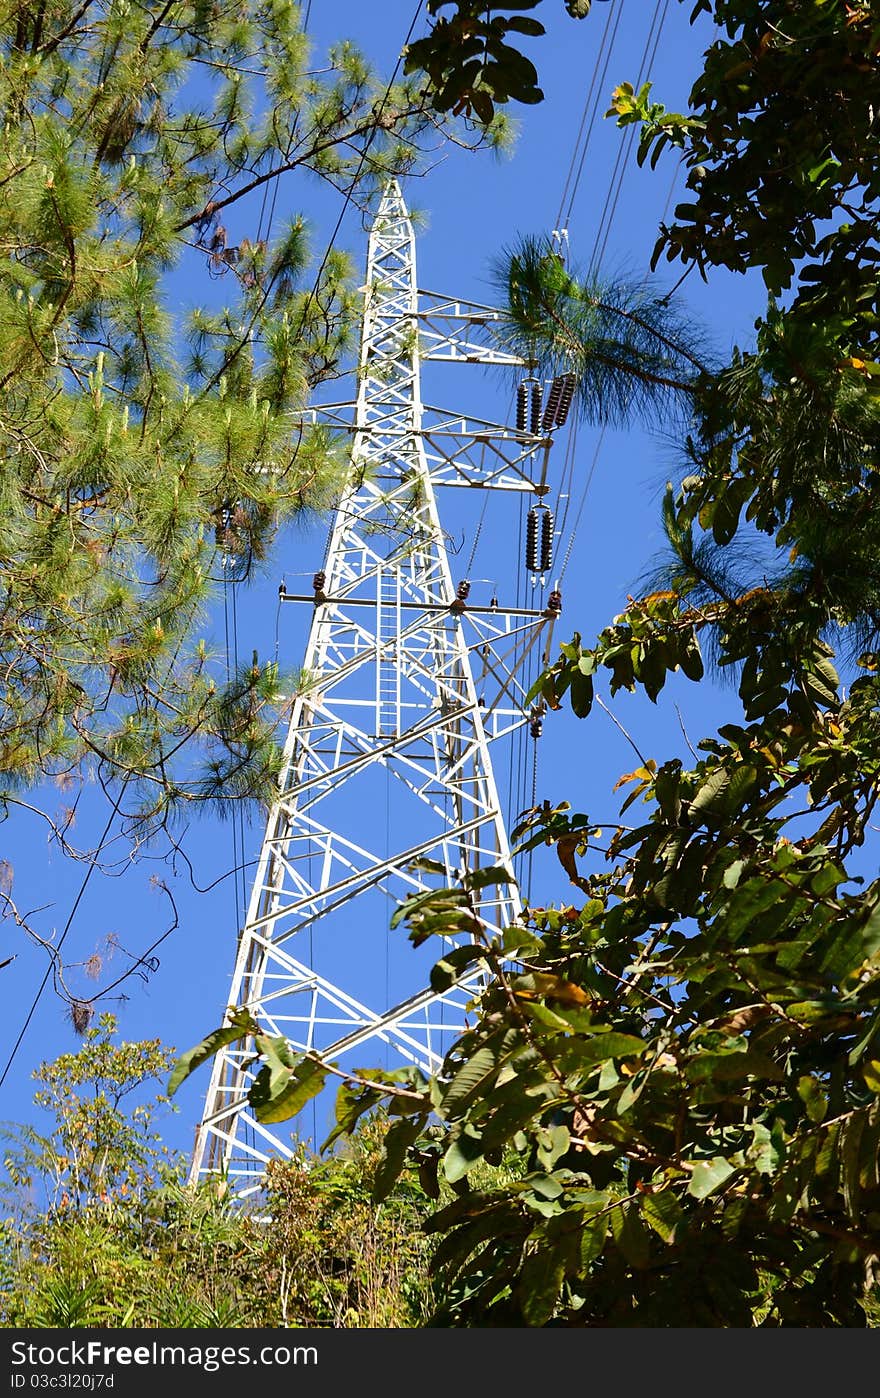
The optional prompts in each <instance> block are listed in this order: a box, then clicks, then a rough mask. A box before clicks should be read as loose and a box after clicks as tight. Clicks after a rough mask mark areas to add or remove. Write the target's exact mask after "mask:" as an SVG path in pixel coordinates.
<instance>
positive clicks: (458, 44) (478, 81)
mask: <svg viewBox="0 0 880 1398" xmlns="http://www.w3.org/2000/svg"><path fill="white" fill-rule="evenodd" d="M542 3H543V0H505V3H504V4H501V5H494V4H491V5H490V4H487V3H486V0H428V13H429V15H432V16H435V17H436V16H439V17H438V18H435V22H434V24H433V25H432V27H431V30H430V32H429V33H428V34H426V35H425V36H424V37H423V38H420V39H417V40H416V41H415V42H414V43H412V44H410V45H409V47H408V49H407V56H406V65H405V71H406V72H408V73H411V72H415V71H419V70H421V71H423V72H424V73H426V74H427V76H428V78H429V79H430V83H431V100H432V104H433V106H434V107H435V108H436V110H437V111H440V112H450V111H451V112H454V113H455V114H456V115H458V114H459V113H464V114H465V115H467V116H470V115H472V114H473V116H475V117H476V118H477V120H478V121H482V122H490V121H491V120H492V119H493V117H494V115H495V108H496V106H498V105H501V106H503V105H504V104H505V103H507V102H511V101H513V102H523V103H525V104H526V105H528V106H532V105H533V104H534V103H535V102H540V101H542V100H543V97H544V94H543V92H542V91H541V89H540V87H539V86H538V71H537V69H536V68H535V65H534V63H533V62H532V61H531V59H530V58H528V57H527V56H526V55H525V54H524V53H521V52H520V50H519V49H518V48H516V47H515V43H513V42H510V40H511V37H512V38H513V39H514V40H516V41H518V40H519V36H520V35H526V36H528V37H529V38H532V39H537V38H541V37H542V35H544V34H545V33H546V30H545V28H544V26H543V24H542V23H541V21H540V20H537V19H535V18H534V16H533V15H525V14H522V13H521V12H522V11H523V10H534V9H536V8H537V7H538V6H539V5H540V4H542ZM557 3H562V4H564V5H565V9H566V10H567V11H568V13H569V14H570V15H571V17H572V19H585V18H586V16H587V15H588V14H589V13H590V9H591V8H592V6H591V0H557ZM452 4H454V5H455V13H454V14H453V15H452V16H451V17H449V16H446V15H440V14H439V12H440V11H441V10H443V9H445V8H446V7H447V5H452ZM509 10H513V11H514V13H513V14H507V13H505V11H509Z"/></svg>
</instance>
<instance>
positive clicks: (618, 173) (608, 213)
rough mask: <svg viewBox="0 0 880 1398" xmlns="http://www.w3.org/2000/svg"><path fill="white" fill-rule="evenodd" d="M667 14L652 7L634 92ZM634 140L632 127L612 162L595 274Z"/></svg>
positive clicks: (663, 7)
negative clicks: (610, 188)
mask: <svg viewBox="0 0 880 1398" xmlns="http://www.w3.org/2000/svg"><path fill="white" fill-rule="evenodd" d="M668 12H669V0H656V3H655V5H654V12H653V15H652V17H651V26H650V29H649V30H648V37H647V39H646V41H645V47H644V50H643V52H642V58H641V62H640V63H639V71H638V77H637V78H636V91H637V92H638V91H639V89H640V88H641V85H642V82H643V80H644V78H645V75H646V73H647V72H649V71H650V69H651V66H652V64H653V62H654V59H655V58H656V56H657V49H658V47H659V44H660V38H661V35H662V33H663V26H664V24H665V23H666V16H667V14H668ZM635 136H636V128H635V127H634V126H631V127H630V128H629V130H628V131H627V133H626V136H625V137H624V139H623V140H622V141H621V143H620V146H619V147H618V151H617V159H616V161H615V164H614V170H613V173H612V176H611V183H612V185H614V184H615V181H616V187H615V189H614V196H613V199H612V200H611V201H610V205H609V202H608V201H607V200H606V204H605V208H604V209H603V212H602V220H601V221H600V223H599V228H598V230H597V233H596V242H595V244H594V247H593V257H592V262H591V266H592V267H593V268H594V269H595V270H598V268H599V267H600V266H601V263H602V259H603V257H604V256H605V249H606V248H607V246H608V238H609V236H610V234H611V227H612V224H613V223H614V218H615V215H616V213H617V205H618V202H619V200H620V192H621V189H622V188H623V180H624V175H625V173H626V163H627V161H628V160H629V156H630V152H631V151H632V148H633V143H634V141H635ZM603 223H604V234H603ZM600 239H601V242H600Z"/></svg>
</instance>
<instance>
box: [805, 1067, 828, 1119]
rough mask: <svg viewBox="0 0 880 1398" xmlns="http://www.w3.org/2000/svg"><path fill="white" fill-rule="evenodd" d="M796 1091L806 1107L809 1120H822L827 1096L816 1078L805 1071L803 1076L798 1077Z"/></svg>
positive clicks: (826, 1107)
mask: <svg viewBox="0 0 880 1398" xmlns="http://www.w3.org/2000/svg"><path fill="white" fill-rule="evenodd" d="M797 1093H798V1097H800V1099H801V1101H802V1102H803V1104H804V1106H805V1107H806V1109H807V1116H808V1117H809V1118H810V1121H816V1122H819V1121H823V1120H824V1118H825V1114H826V1112H827V1111H828V1098H827V1097H826V1096H825V1093H824V1092H823V1091H822V1088H821V1087H820V1086H819V1083H818V1082H817V1080H816V1079H815V1078H814V1077H812V1076H811V1075H810V1074H809V1073H805V1074H804V1076H803V1077H800V1078H798V1085H797Z"/></svg>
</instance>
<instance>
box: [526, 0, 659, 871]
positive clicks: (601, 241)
mask: <svg viewBox="0 0 880 1398" xmlns="http://www.w3.org/2000/svg"><path fill="white" fill-rule="evenodd" d="M623 5H624V0H612V6H611V8H610V9H609V12H608V15H607V17H606V21H605V25H604V28H603V31H602V37H601V40H600V45H599V49H598V52H597V55H596V59H595V62H594V64H593V70H592V74H591V78H590V82H589V86H588V88H587V93H586V97H585V100H584V106H583V111H582V115H581V119H580V124H579V126H578V130H577V133H576V136H575V139H574V142H573V146H572V153H571V157H570V160H569V164H568V169H567V173H566V177H565V182H564V185H563V190H562V195H561V197H560V203H559V212H558V214H557V218H556V228H555V229H554V235H555V236H559V237H560V238H562V237H563V236H564V237H565V239H566V242H567V238H568V223H569V221H570V219H571V215H572V211H573V208H574V203H575V199H576V196H577V193H578V189H579V186H580V182H581V179H582V176H583V173H584V170H585V168H586V159H587V154H588V151H589V146H590V140H591V138H592V134H593V130H594V128H595V123H596V119H597V116H598V111H599V103H600V102H601V100H602V90H603V86H604V83H605V79H606V77H607V73H608V68H609V66H610V61H611V57H612V54H613V51H614V47H615V43H616V40H617V34H618V30H619V27H620V22H621V18H622V15H623ZM668 8H669V0H657V3H656V4H655V7H654V11H653V15H652V18H651V23H650V27H649V31H648V37H647V39H646V42H645V48H644V51H643V54H642V58H641V62H640V65H639V76H638V84H639V85H641V82H642V79H643V74H644V71H645V68H646V67H650V66H651V64H652V63H653V61H654V58H655V57H656V53H657V49H658V46H659V42H660V37H661V34H662V30H663V25H664V22H665V19H666V15H667V11H668ZM633 136H634V132H629V133H627V139H626V140H625V141H624V142H623V143H622V144H621V147H620V148H619V149H618V152H617V158H616V160H615V163H614V167H613V169H612V174H611V178H610V180H609V185H608V190H607V193H606V196H605V200H604V204H603V208H602V214H601V216H600V220H599V224H598V228H597V232H596V237H595V241H594V245H593V251H592V256H591V265H593V266H595V265H597V264H598V263H599V262H601V258H602V257H603V256H604V253H605V249H606V247H607V244H608V239H609V236H610V233H611V228H612V225H613V222H614V219H615V216H616V212H617V207H618V202H619V199H620V193H621V189H622V185H623V180H624V177H625V173H626V161H627V157H628V155H629V152H630V150H631V147H632V141H633ZM676 173H677V172H676ZM674 178H675V177H673V185H674ZM671 194H672V190H671V189H670V193H669V196H668V198H667V206H668V203H669V200H670V199H671ZM597 252H598V257H597ZM605 432H606V429H605V427H604V426H603V427H602V429H601V431H600V433H599V437H598V440H597V442H596V445H595V448H594V451H593V457H592V461H591V463H590V467H589V470H588V472H587V475H586V479H585V481H584V487H583V490H582V492H581V497H580V500H579V503H578V506H577V510H576V513H575V516H574V521H573V524H572V530H571V535H570V537H569V539H568V544H567V547H566V549H565V553H564V555H563V558H562V563H561V565H560V567H559V571H558V574H557V586H561V584H562V581H563V580H564V577H565V573H566V570H567V567H568V563H569V561H570V558H571V554H572V551H573V548H574V543H575V539H576V536H577V531H578V526H579V525H580V521H581V518H582V515H583V512H584V508H585V505H586V500H587V495H588V493H589V489H590V486H591V484H592V480H593V477H594V474H595V471H596V466H597V464H598V460H599V456H600V453H601V450H602V446H603V444H604V439H605ZM577 439H578V422H577V419H573V421H572V424H571V428H570V430H569V434H568V440H567V443H566V452H565V458H564V462H563V470H562V475H561V478H560V485H559V490H558V492H557V497H556V499H557V515H558V517H559V525H558V528H557V530H556V537H557V538H559V539H560V540H561V539H564V538H565V533H566V527H567V523H568V518H569V513H570V510H571V508H572V499H573V493H574V492H573V489H572V487H573V485H574V478H575V462H576V449H577ZM563 500H564V504H563ZM522 513H523V511H522V502H520V534H521V533H522ZM522 582H523V570H522V562H521V560H518V573H517V604H518V605H522V603H521V602H520V593H521V587H522ZM535 660H536V657H532V664H531V665H530V667H529V669H530V671H531V669H533V668H534V664H535ZM531 682H532V680H531V678H530V677H529V676H528V675H527V676H526V677H525V687H526V689H528V688H529V687H530V685H531ZM517 737H518V742H517V743H516V746H515V753H514V745H513V744H512V745H511V764H510V787H509V789H510V790H511V794H512V809H513V810H516V811H517V812H518V811H521V810H523V809H525V804H526V781H527V777H528V774H527V770H526V768H527V764H526V761H525V726H524V725H523V727H521V728H520V730H519V733H518V735H517ZM514 769H515V770H516V781H515V782H514ZM537 780H538V744H537V740H536V741H535V742H534V749H533V754H532V763H531V793H530V804H531V806H532V807H534V805H535V802H536V800H537ZM531 877H532V855H531V852H530V855H529V858H528V862H527V868H526V875H525V885H526V894H527V897H528V896H529V895H530V891H531Z"/></svg>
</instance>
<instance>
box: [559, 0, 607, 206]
mask: <svg viewBox="0 0 880 1398" xmlns="http://www.w3.org/2000/svg"><path fill="white" fill-rule="evenodd" d="M623 6H624V0H612V3H611V5H610V6H609V9H608V13H607V14H606V16H605V24H604V27H603V29H602V38H601V41H600V44H599V51H598V53H597V55H596V61H595V63H594V64H593V74H592V77H591V79H590V86H589V88H588V89H587V96H586V99H585V101H584V110H583V115H582V116H581V122H580V126H579V127H578V131H577V135H576V136H575V139H574V145H573V147H572V153H571V160H570V161H569V165H568V174H567V175H566V177H565V185H564V187H563V190H562V197H561V199H560V201H559V213H558V214H557V216H556V226H557V227H558V228H562V227H564V226H566V225H567V223H568V220H569V219H570V218H571V212H572V208H573V206H574V201H575V197H576V195H577V192H578V186H579V185H580V182H581V176H582V174H583V172H584V165H585V163H586V159H587V151H588V150H589V146H590V138H591V136H592V134H593V129H594V127H595V125H596V117H597V116H598V113H599V103H600V102H601V100H602V88H603V85H604V82H605V79H606V77H607V76H608V65H609V63H610V61H611V54H612V51H613V49H614V44H615V41H616V39H617V31H618V29H619V27H620V20H621V16H622V14H623ZM612 21H613V26H612ZM606 45H607V52H604V51H605V48H606ZM603 53H604V59H605V63H604V67H603V68H602V75H601V77H600V76H599V65H600V64H601V63H602V58H603ZM597 87H598V90H597ZM594 92H595V94H596V96H595V101H594V102H593V94H594ZM591 102H593V109H592V113H591V114H590V118H589V126H586V123H587V113H588V112H589V111H590V103H591ZM585 126H586V134H585V132H584V128H585ZM575 162H577V173H575ZM572 177H574V182H573V183H572ZM569 186H571V193H570V195H569ZM567 197H568V204H567V205H566V198H567Z"/></svg>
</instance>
